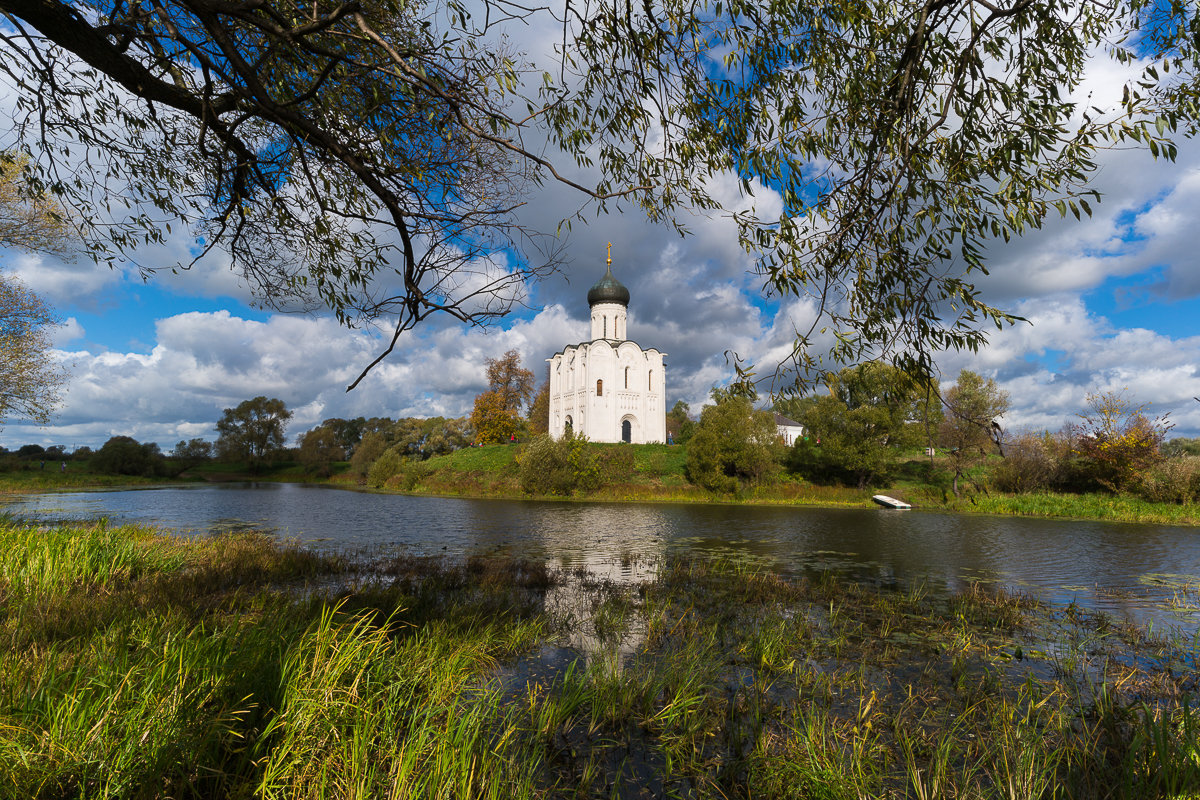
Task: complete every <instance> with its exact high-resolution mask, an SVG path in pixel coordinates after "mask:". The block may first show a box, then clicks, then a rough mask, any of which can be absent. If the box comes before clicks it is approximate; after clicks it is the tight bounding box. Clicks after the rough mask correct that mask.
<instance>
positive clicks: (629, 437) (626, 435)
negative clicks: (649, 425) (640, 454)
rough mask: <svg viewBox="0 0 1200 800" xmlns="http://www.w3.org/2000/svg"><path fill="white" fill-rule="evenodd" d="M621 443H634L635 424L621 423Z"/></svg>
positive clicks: (627, 421) (626, 421)
mask: <svg viewBox="0 0 1200 800" xmlns="http://www.w3.org/2000/svg"><path fill="white" fill-rule="evenodd" d="M621 441H622V442H624V443H625V444H629V443H630V442H631V441H633V424H632V423H631V422H630V421H629V420H625V421H624V422H622V423H621Z"/></svg>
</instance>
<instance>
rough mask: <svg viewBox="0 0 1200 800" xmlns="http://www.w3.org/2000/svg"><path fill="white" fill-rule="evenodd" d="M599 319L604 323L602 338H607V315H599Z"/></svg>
mask: <svg viewBox="0 0 1200 800" xmlns="http://www.w3.org/2000/svg"><path fill="white" fill-rule="evenodd" d="M600 320H601V322H603V323H604V337H603V338H605V339H607V338H608V317H601V318H600Z"/></svg>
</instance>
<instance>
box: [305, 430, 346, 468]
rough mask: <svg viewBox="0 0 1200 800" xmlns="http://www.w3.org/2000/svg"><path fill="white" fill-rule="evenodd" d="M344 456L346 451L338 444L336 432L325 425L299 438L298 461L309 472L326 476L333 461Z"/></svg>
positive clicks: (339, 459)
mask: <svg viewBox="0 0 1200 800" xmlns="http://www.w3.org/2000/svg"><path fill="white" fill-rule="evenodd" d="M345 457H346V451H345V450H343V449H342V446H341V444H339V442H338V438H337V434H336V433H335V432H334V430H333V429H332V428H330V427H326V426H325V425H319V426H317V427H316V428H313V429H312V430H311V431H308V432H307V433H305V434H304V436H303V437H302V438H301V440H300V463H301V464H303V465H304V468H305V469H307V470H308V471H309V472H315V473H317V474H318V475H321V476H324V477H328V476H329V474H330V473H331V472H332V471H333V462H335V461H341V460H342V459H344V458H345Z"/></svg>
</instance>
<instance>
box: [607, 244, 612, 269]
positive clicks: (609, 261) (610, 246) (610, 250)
mask: <svg viewBox="0 0 1200 800" xmlns="http://www.w3.org/2000/svg"><path fill="white" fill-rule="evenodd" d="M608 263H609V264H610V265H611V264H612V242H609V243H608Z"/></svg>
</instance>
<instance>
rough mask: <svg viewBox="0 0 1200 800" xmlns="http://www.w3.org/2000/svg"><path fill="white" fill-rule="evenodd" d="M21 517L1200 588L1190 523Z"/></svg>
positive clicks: (570, 511)
mask: <svg viewBox="0 0 1200 800" xmlns="http://www.w3.org/2000/svg"><path fill="white" fill-rule="evenodd" d="M6 510H7V512H8V513H10V514H13V515H16V516H18V517H24V518H34V519H41V520H53V519H90V518H95V517H100V516H106V517H108V518H109V519H110V520H111V521H113V522H114V523H116V522H141V523H149V524H153V525H159V526H162V527H166V528H170V529H174V530H177V531H181V532H199V533H204V532H210V531H215V530H222V529H228V528H238V527H254V528H261V529H267V530H272V531H274V532H276V533H277V534H279V535H281V536H286V537H289V538H295V539H299V540H301V541H303V542H307V543H310V545H311V546H313V547H318V548H331V549H359V548H370V549H374V548H381V547H382V548H387V549H389V550H401V551H403V552H407V553H412V554H426V555H428V554H441V553H444V554H446V555H455V556H458V555H471V554H507V555H513V556H521V557H528V558H545V559H548V560H552V561H556V562H558V563H560V564H563V565H565V566H571V567H573V566H578V565H583V566H588V567H591V568H601V569H603V568H605V565H608V567H611V566H612V565H614V564H616V563H619V562H620V560H621V557H622V556H626V555H640V556H651V557H653V556H661V555H667V554H685V555H686V554H726V555H728V556H730V557H734V558H741V559H749V560H752V561H755V562H757V563H759V564H761V565H762V566H764V567H768V568H771V569H778V570H782V571H785V572H789V573H803V572H810V571H814V570H824V569H837V570H841V571H844V572H849V573H852V574H855V575H857V576H859V577H864V578H868V579H873V580H877V581H881V582H892V581H899V582H909V581H913V580H924V581H926V582H927V583H928V584H930V585H931V586H933V587H937V588H940V587H945V588H947V589H955V588H958V587H960V586H962V585H963V584H964V583H965V582H967V581H970V580H985V581H993V582H997V583H1000V584H1003V585H1005V586H1009V587H1013V588H1018V589H1023V590H1027V591H1032V592H1035V593H1037V594H1038V595H1040V596H1042V597H1044V598H1046V599H1048V600H1051V601H1053V602H1058V603H1067V602H1071V601H1072V600H1074V601H1076V602H1079V603H1080V604H1083V605H1087V606H1090V607H1094V608H1099V609H1103V610H1105V611H1109V612H1114V613H1117V614H1119V615H1121V616H1127V617H1130V618H1133V619H1136V620H1138V621H1145V620H1147V619H1154V620H1155V621H1156V624H1158V623H1159V622H1166V623H1168V624H1174V625H1180V626H1183V627H1184V628H1188V629H1195V628H1196V627H1197V625H1198V624H1200V614H1197V612H1196V610H1194V601H1196V600H1197V599H1200V598H1198V596H1197V594H1195V593H1193V594H1191V596H1190V599H1191V600H1192V601H1193V610H1189V609H1187V608H1179V607H1178V605H1177V603H1176V602H1175V601H1176V600H1177V599H1178V598H1179V597H1180V595H1179V587H1180V586H1181V585H1186V584H1189V583H1190V584H1193V585H1194V584H1196V583H1200V529H1198V528H1186V527H1172V526H1165V525H1128V524H1111V523H1101V522H1079V521H1063V520H1037V519H1022V518H1015V517H986V516H957V515H952V514H934V513H922V512H920V511H906V512H895V511H886V510H882V509H880V510H874V509H866V510H858V509H836V510H833V509H812V508H764V507H749V506H718V505H623V504H608V503H603V504H602V503H546V502H533V501H518V500H460V499H449V498H436V497H406V496H402V495H385V494H367V493H361V492H353V491H346V490H344V489H333V488H329V487H325V486H305V485H297V484H275V483H262V484H253V483H251V484H220V485H203V486H186V487H170V488H161V489H141V490H129V491H108V492H74V493H66V494H47V495H30V496H27V497H24V498H21V499H19V500H17V501H15V502H13V503H12V504H11V505H9V506H8V507H7V509H6Z"/></svg>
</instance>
